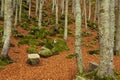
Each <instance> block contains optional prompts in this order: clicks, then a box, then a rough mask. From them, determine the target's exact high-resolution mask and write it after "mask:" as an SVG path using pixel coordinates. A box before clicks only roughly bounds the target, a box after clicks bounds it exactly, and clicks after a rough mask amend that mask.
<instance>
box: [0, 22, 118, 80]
mask: <svg viewBox="0 0 120 80" xmlns="http://www.w3.org/2000/svg"><path fill="white" fill-rule="evenodd" d="M74 26H75V24H74V23H73V24H70V25H69V29H71V30H72V32H73V33H74ZM18 31H19V32H21V33H23V34H27V32H26V31H25V30H23V29H22V28H21V27H18ZM83 31H84V29H83ZM89 31H90V32H91V33H92V34H93V36H90V37H83V38H82V39H83V41H85V44H90V43H91V41H92V40H93V39H94V38H95V37H96V36H97V32H96V31H94V32H93V31H91V30H89ZM11 42H12V43H14V44H15V47H11V48H10V51H9V56H10V57H11V58H12V59H13V60H15V61H16V62H14V63H12V64H9V65H7V66H5V67H4V69H3V70H2V71H0V80H73V79H74V78H75V75H76V74H77V67H76V59H75V57H74V58H72V59H68V58H66V57H67V56H68V55H69V54H74V37H70V36H68V41H67V45H68V46H69V48H70V50H69V51H65V52H62V53H60V54H59V55H55V56H51V57H49V58H40V64H39V65H37V66H30V65H28V64H26V60H27V55H28V53H27V52H26V49H27V48H28V45H21V46H20V47H18V46H17V43H18V40H17V39H15V38H14V37H13V36H12V37H11ZM92 46H93V47H88V46H86V45H83V46H82V53H83V62H84V66H85V69H86V70H87V69H88V66H89V62H96V63H99V55H90V54H88V53H87V51H88V50H96V49H98V48H99V47H98V46H99V45H98V42H97V43H96V44H95V45H92ZM15 51H16V52H20V53H15ZM114 65H115V70H116V71H120V57H117V56H115V57H114Z"/></svg>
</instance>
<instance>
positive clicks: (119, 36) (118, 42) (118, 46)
mask: <svg viewBox="0 0 120 80" xmlns="http://www.w3.org/2000/svg"><path fill="white" fill-rule="evenodd" d="M118 4H119V5H118V23H117V26H116V34H115V53H116V55H119V56H120V0H118Z"/></svg>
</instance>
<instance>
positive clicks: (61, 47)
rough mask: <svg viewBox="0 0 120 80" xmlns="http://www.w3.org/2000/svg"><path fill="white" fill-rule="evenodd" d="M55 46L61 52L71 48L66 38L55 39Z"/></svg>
mask: <svg viewBox="0 0 120 80" xmlns="http://www.w3.org/2000/svg"><path fill="white" fill-rule="evenodd" d="M53 46H54V48H56V50H58V51H59V52H62V51H66V50H69V47H68V46H67V44H66V42H65V41H64V40H61V39H55V40H54V45H53Z"/></svg>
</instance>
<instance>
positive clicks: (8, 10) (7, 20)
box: [1, 0, 13, 58]
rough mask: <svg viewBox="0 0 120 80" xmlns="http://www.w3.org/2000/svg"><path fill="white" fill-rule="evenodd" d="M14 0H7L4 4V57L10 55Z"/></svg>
mask: <svg viewBox="0 0 120 80" xmlns="http://www.w3.org/2000/svg"><path fill="white" fill-rule="evenodd" d="M12 12H13V11H12V0H5V4H4V31H5V32H4V35H3V36H4V44H3V48H2V52H1V57H2V58H7V57H8V51H9V45H10V36H11V26H12V15H13V13H12Z"/></svg>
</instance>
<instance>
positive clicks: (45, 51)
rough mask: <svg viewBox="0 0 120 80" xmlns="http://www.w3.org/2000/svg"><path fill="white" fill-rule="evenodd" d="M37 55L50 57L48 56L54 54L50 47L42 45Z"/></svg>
mask: <svg viewBox="0 0 120 80" xmlns="http://www.w3.org/2000/svg"><path fill="white" fill-rule="evenodd" d="M39 55H40V56H41V57H50V56H52V55H54V54H53V53H52V51H51V50H50V49H48V48H46V47H42V48H41V50H40V52H39Z"/></svg>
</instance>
